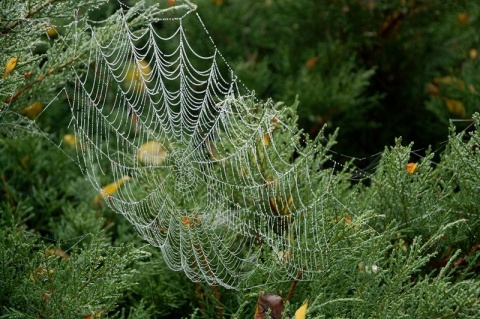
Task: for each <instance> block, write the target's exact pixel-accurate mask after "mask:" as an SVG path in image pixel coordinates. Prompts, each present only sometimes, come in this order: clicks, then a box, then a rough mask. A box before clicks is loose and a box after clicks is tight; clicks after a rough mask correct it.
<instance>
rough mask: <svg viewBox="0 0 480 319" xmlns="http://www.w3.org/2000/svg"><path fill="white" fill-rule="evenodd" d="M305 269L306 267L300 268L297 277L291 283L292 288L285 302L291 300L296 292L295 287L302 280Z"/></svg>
mask: <svg viewBox="0 0 480 319" xmlns="http://www.w3.org/2000/svg"><path fill="white" fill-rule="evenodd" d="M304 271H305V269H302V270H300V272H299V273H298V275H297V277H295V279H294V280H293V282H292V284H291V285H290V289H289V290H288V294H287V296H286V297H285V302H287V301H289V300H290V299H291V298H292V296H293V293H294V292H295V288H296V287H297V283H298V282H299V281H300V279H302V277H303V272H304Z"/></svg>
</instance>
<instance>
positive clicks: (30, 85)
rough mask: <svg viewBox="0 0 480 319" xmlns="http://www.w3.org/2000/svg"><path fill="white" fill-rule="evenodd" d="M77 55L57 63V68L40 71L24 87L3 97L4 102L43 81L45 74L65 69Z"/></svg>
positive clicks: (11, 99) (10, 100)
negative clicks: (59, 63)
mask: <svg viewBox="0 0 480 319" xmlns="http://www.w3.org/2000/svg"><path fill="white" fill-rule="evenodd" d="M78 59H79V57H75V58H73V59H70V60H68V61H67V62H65V63H63V64H61V65H59V66H58V67H57V68H51V69H50V70H48V71H47V72H46V73H42V74H40V75H39V76H37V78H36V79H35V80H33V81H32V82H30V83H28V84H27V85H25V86H24V87H22V88H21V89H19V90H18V91H17V92H15V94H13V95H12V96H9V97H7V98H6V99H5V103H8V104H10V103H12V102H14V101H16V100H17V99H18V98H19V97H20V95H22V93H23V92H25V91H27V90H29V89H30V88H31V87H32V86H34V85H35V84H37V83H39V82H41V81H43V80H44V79H45V78H46V77H47V76H49V75H51V74H53V73H55V72H57V71H61V70H63V69H65V68H66V67H67V66H68V65H70V64H72V63H73V62H75V61H76V60H78Z"/></svg>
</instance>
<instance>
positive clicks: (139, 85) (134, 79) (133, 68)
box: [124, 60, 152, 92]
mask: <svg viewBox="0 0 480 319" xmlns="http://www.w3.org/2000/svg"><path fill="white" fill-rule="evenodd" d="M151 73H152V68H151V67H150V66H149V65H148V62H147V61H145V60H140V61H139V62H138V63H131V64H130V65H129V66H128V71H127V74H126V75H125V81H124V86H125V88H127V89H129V90H133V91H134V92H144V91H145V88H146V85H145V84H146V83H145V82H148V81H149V79H150V75H151Z"/></svg>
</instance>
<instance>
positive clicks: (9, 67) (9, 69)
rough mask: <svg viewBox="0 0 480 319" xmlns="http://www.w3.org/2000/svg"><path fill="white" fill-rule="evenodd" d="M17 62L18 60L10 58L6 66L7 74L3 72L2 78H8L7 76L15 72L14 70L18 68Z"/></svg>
mask: <svg viewBox="0 0 480 319" xmlns="http://www.w3.org/2000/svg"><path fill="white" fill-rule="evenodd" d="M17 61H18V58H10V59H9V60H8V61H7V64H5V72H3V76H2V78H6V77H7V75H8V74H9V73H10V72H12V71H13V69H15V67H16V66H17Z"/></svg>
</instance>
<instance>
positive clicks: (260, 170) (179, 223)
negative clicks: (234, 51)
mask: <svg viewBox="0 0 480 319" xmlns="http://www.w3.org/2000/svg"><path fill="white" fill-rule="evenodd" d="M159 12H160V14H158V12H157V14H158V18H156V19H157V20H156V22H155V24H156V25H154V23H152V24H149V25H147V27H146V28H138V29H135V28H134V27H133V26H134V25H135V21H136V19H138V17H140V16H142V15H148V14H151V12H149V9H148V8H147V9H145V8H143V7H141V6H136V7H135V8H134V9H133V8H132V9H129V8H123V10H122V13H120V14H119V15H118V21H119V23H118V24H117V25H118V26H120V27H119V29H118V30H116V32H115V36H114V37H113V38H107V37H105V36H104V35H103V34H101V33H96V32H95V31H94V29H93V28H92V29H88V30H85V31H83V32H85V33H86V34H89V35H90V38H89V42H88V54H87V56H86V57H85V58H83V61H84V66H85V68H84V70H83V72H78V73H76V76H75V77H74V79H73V80H72V84H71V87H69V88H68V89H66V90H65V92H66V93H67V96H68V101H69V105H70V109H71V113H72V121H71V123H70V129H71V130H72V131H73V135H74V136H75V143H76V145H77V148H76V149H77V161H78V163H79V164H80V167H81V168H82V170H83V173H84V174H85V176H86V177H87V178H88V179H89V180H90V181H91V183H92V185H94V187H95V188H96V189H98V191H99V192H100V194H101V197H103V199H104V200H105V203H107V204H108V205H109V206H110V207H111V208H112V209H113V210H114V211H116V212H117V213H120V214H122V215H123V216H125V218H126V219H128V221H129V222H130V223H131V224H132V225H133V226H134V227H135V228H136V229H137V231H138V232H139V234H140V235H141V236H142V237H143V238H144V239H145V240H146V241H148V242H149V243H150V244H151V245H153V246H156V247H158V248H159V249H160V250H161V251H162V253H163V256H164V258H165V260H166V262H167V264H168V265H169V267H171V268H172V269H174V270H179V271H184V272H185V273H186V275H187V276H188V277H189V278H190V279H191V280H193V281H204V282H207V283H209V284H213V285H223V286H225V287H228V288H249V287H254V286H258V285H262V284H267V283H272V282H279V281H292V280H299V279H308V278H309V276H310V275H311V274H315V273H319V272H322V271H324V270H325V269H326V268H327V267H328V262H327V259H326V258H325V256H327V255H328V253H329V251H330V250H332V249H341V247H335V246H334V242H335V241H337V240H338V238H337V237H336V236H340V235H339V233H340V232H339V228H341V227H343V226H342V225H343V224H344V223H341V222H339V220H342V217H338V216H342V213H345V215H347V214H350V215H352V212H348V211H346V210H347V208H346V207H344V205H342V203H341V201H340V200H338V194H335V193H334V192H333V191H332V185H334V184H338V183H342V180H341V177H340V176H341V175H338V174H336V173H334V170H333V169H326V168H323V167H322V166H323V165H324V164H325V162H326V161H327V160H328V156H327V153H328V149H329V147H330V146H331V144H330V142H329V141H328V140H327V139H326V138H324V137H323V136H322V135H320V136H319V137H318V138H317V139H316V140H314V141H310V140H309V139H308V138H306V137H305V136H304V135H303V134H302V133H301V132H300V131H299V130H298V129H297V128H296V115H295V112H294V110H292V109H291V108H287V107H286V106H285V105H283V104H281V103H275V102H273V101H266V102H265V101H264V102H261V101H258V100H257V99H256V98H255V95H254V93H253V92H250V91H249V90H248V89H246V88H245V87H243V85H242V84H241V82H240V81H239V80H238V79H237V78H236V76H235V74H234V72H233V71H232V69H231V68H230V67H229V66H228V64H227V62H226V61H225V60H224V59H223V57H222V55H221V54H220V52H219V51H218V50H217V48H216V46H215V45H214V42H213V41H212V39H211V37H210V36H209V34H208V32H207V30H206V28H205V26H204V24H203V22H202V20H201V19H200V17H199V16H198V14H197V13H196V12H195V6H194V5H192V4H191V3H189V2H185V4H183V5H177V6H176V7H174V8H168V9H166V10H164V11H161V10H160V11H159ZM185 19H193V20H195V21H196V22H197V24H196V25H197V26H198V28H200V29H203V30H204V39H203V41H204V43H205V41H206V42H207V43H209V45H208V47H209V50H208V51H206V50H199V49H197V48H196V46H195V44H196V43H197V41H198V39H195V38H194V39H192V38H191V37H189V30H188V29H186V28H185V26H184V21H185ZM158 24H161V26H162V27H161V28H157V27H156V26H158ZM158 30H160V31H158ZM105 39H107V40H105ZM82 41H85V39H83V40H82ZM106 181H110V182H115V181H116V184H115V186H112V187H110V188H108V187H106V188H105V187H104V186H105V185H106V183H107V182H106ZM112 189H114V191H112ZM337 189H338V188H337ZM327 207H328V209H327ZM343 236H346V235H345V234H344V235H343ZM257 278H267V279H262V281H258V280H257Z"/></svg>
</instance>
